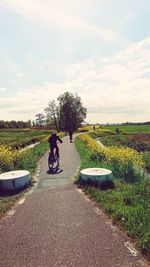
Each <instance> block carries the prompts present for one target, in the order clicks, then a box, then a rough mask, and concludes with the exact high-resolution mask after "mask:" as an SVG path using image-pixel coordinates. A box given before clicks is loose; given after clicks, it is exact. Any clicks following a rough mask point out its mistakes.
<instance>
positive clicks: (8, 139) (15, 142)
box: [0, 129, 51, 148]
mask: <svg viewBox="0 0 150 267" xmlns="http://www.w3.org/2000/svg"><path fill="white" fill-rule="evenodd" d="M50 132H51V131H50V130H37V129H0V143H1V144H5V145H9V146H11V147H12V148H20V147H25V146H26V145H28V144H31V143H35V142H37V141H41V140H43V139H44V138H46V137H48V136H49V135H50Z"/></svg>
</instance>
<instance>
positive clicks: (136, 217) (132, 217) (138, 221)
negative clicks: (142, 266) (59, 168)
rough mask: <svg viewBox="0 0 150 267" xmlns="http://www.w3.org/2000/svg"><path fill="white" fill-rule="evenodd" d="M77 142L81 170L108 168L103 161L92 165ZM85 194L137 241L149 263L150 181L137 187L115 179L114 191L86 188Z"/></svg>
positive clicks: (85, 150) (139, 182)
mask: <svg viewBox="0 0 150 267" xmlns="http://www.w3.org/2000/svg"><path fill="white" fill-rule="evenodd" d="M75 142H76V147H77V150H78V151H79V154H80V158H81V169H83V168H87V167H106V166H105V163H104V162H103V161H97V160H96V161H95V160H92V161H91V158H90V154H89V151H88V149H87V147H86V145H85V144H84V143H83V142H81V140H80V139H79V137H78V138H76V141H75ZM79 182H80V177H79V179H78V181H77V183H79ZM84 191H85V192H87V193H88V194H89V195H90V196H92V197H93V198H94V199H95V200H96V201H97V202H98V203H99V205H100V206H101V207H102V208H103V209H104V210H105V211H106V213H107V214H109V216H110V217H111V218H112V220H113V222H114V223H116V224H118V225H120V226H121V227H122V228H123V229H124V230H125V231H126V232H127V233H128V235H129V236H130V237H132V238H134V240H135V241H136V243H137V246H138V247H139V248H140V249H141V251H142V252H143V253H145V254H146V255H147V256H148V257H149V259H150V212H149V211H150V181H149V180H146V179H142V180H139V181H138V182H136V183H123V182H121V181H120V180H118V179H116V178H114V188H113V189H108V190H99V189H98V188H95V187H93V186H87V185H85V186H84Z"/></svg>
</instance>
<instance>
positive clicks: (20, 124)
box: [0, 120, 31, 129]
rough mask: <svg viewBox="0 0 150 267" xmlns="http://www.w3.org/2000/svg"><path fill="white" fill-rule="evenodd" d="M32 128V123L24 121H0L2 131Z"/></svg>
mask: <svg viewBox="0 0 150 267" xmlns="http://www.w3.org/2000/svg"><path fill="white" fill-rule="evenodd" d="M29 127H31V121H30V120H29V121H28V122H24V121H15V120H12V121H3V120H0V128H1V129H7V128H29Z"/></svg>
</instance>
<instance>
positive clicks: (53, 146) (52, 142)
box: [48, 133, 63, 159]
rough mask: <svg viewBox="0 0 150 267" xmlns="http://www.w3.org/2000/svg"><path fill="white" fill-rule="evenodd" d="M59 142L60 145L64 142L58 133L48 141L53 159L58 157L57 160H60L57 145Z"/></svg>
mask: <svg viewBox="0 0 150 267" xmlns="http://www.w3.org/2000/svg"><path fill="white" fill-rule="evenodd" d="M57 141H59V142H60V143H63V141H62V140H61V139H60V138H59V137H58V135H57V134H56V133H52V134H51V136H50V137H49V139H48V142H49V144H50V153H51V155H52V157H53V158H55V156H57V159H59V147H58V145H57ZM54 150H55V154H54Z"/></svg>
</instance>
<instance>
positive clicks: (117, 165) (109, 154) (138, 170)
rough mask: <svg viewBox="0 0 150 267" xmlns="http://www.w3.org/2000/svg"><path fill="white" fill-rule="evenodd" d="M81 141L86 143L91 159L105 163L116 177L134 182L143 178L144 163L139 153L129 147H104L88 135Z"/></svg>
mask: <svg viewBox="0 0 150 267" xmlns="http://www.w3.org/2000/svg"><path fill="white" fill-rule="evenodd" d="M80 139H81V140H82V141H83V142H85V143H86V145H87V148H88V150H89V152H90V157H91V159H94V160H99V161H104V162H105V164H106V165H108V166H109V168H110V169H111V170H112V172H113V174H114V175H115V177H118V178H120V179H122V180H124V181H134V180H137V179H138V178H139V177H140V176H141V174H142V170H143V167H144V161H143V160H142V156H141V155H140V154H139V153H138V152H137V151H135V150H133V149H131V148H127V147H126V148H125V147H115V146H114V147H113V146H112V147H103V146H101V145H100V144H98V143H97V142H96V141H95V140H94V139H93V138H91V137H90V136H89V135H86V134H84V135H81V136H80Z"/></svg>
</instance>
